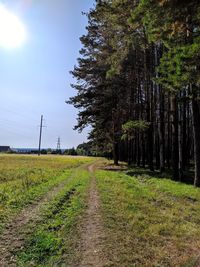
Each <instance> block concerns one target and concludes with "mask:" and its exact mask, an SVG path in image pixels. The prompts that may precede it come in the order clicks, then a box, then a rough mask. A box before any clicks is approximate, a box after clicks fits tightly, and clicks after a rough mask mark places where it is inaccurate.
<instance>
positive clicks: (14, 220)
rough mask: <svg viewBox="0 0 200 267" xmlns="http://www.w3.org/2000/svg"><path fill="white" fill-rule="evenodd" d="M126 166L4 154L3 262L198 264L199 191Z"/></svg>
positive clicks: (0, 169)
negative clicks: (85, 258)
mask: <svg viewBox="0 0 200 267" xmlns="http://www.w3.org/2000/svg"><path fill="white" fill-rule="evenodd" d="M88 166H90V167H88ZM97 167H98V168H97ZM105 167H108V168H109V167H111V168H110V169H112V170H113V171H110V170H105V169H104V168H105ZM121 167H122V168H121V170H119V169H118V170H116V169H115V168H114V167H113V166H110V165H109V163H108V162H106V161H103V160H99V159H94V158H87V157H62V156H42V157H37V156H17V155H0V222H1V238H0V256H1V257H0V266H9V264H14V265H13V266H21V267H22V266H37V267H47V266H68V267H71V266H82V265H81V260H82V255H86V256H85V257H87V255H89V254H90V253H91V251H90V250H91V248H92V249H93V250H94V251H95V253H96V254H95V253H94V254H95V255H94V256H91V254H90V256H89V260H88V261H87V260H86V262H89V261H92V260H93V259H94V262H96V263H97V262H98V263H99V265H98V264H96V265H98V266H101V267H103V266H105V267H106V266H107V267H134V266H137V267H198V266H199V260H200V257H199V255H200V232H199V225H200V190H199V189H197V188H194V187H193V186H191V185H185V184H182V183H178V182H174V181H171V180H169V179H165V178H154V177H153V173H151V175H150V173H148V172H146V170H142V171H141V170H139V169H134V168H133V169H127V167H126V165H124V164H123V166H121ZM114 169H115V170H114ZM91 185H92V186H91ZM93 195H94V198H93V197H92V196H93ZM94 203H95V204H94ZM93 206H95V207H96V208H94V209H93ZM88 209H89V210H90V212H89V213H88ZM91 214H92V216H93V217H92V218H90V217H91ZM86 215H87V216H86ZM95 216H96V217H95ZM88 223H89V224H90V225H91V227H92V228H91V229H90V228H88V227H87V225H85V224H88ZM95 223H96V224H97V225H95ZM99 229H103V230H101V231H102V232H103V234H102V235H101V233H99ZM90 234H91V235H92V237H91V239H90V238H88V240H87V242H85V241H84V240H82V239H83V237H86V236H90ZM98 236H99V237H98ZM88 242H89V244H88ZM93 242H94V244H93ZM84 246H86V247H84ZM87 250H88V251H87ZM2 251H3V253H2V254H1V252H2ZM98 253H99V255H98V256H99V259H97V258H95V257H96V255H97V254H98ZM102 255H103V257H102V259H101V256H102ZM1 258H2V259H3V261H1ZM13 259H14V261H13ZM79 263H80V264H79ZM77 264H79V265H77ZM88 266H94V267H96V266H95V265H94V264H93V265H92V264H90V265H88Z"/></svg>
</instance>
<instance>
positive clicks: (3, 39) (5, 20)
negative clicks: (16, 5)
mask: <svg viewBox="0 0 200 267" xmlns="http://www.w3.org/2000/svg"><path fill="white" fill-rule="evenodd" d="M25 40H26V30H25V26H24V24H23V23H22V22H21V20H20V19H19V18H18V17H17V16H16V15H15V14H13V13H12V12H11V11H9V10H8V9H7V8H6V7H5V6H4V5H2V4H0V47H2V48H8V49H12V48H17V47H20V46H21V45H22V44H23V43H24V42H25Z"/></svg>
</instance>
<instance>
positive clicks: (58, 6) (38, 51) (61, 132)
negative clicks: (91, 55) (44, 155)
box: [0, 0, 94, 148]
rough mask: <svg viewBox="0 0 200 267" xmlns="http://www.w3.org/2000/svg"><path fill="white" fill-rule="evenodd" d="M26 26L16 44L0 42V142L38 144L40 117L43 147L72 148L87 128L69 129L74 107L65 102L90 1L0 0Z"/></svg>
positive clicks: (83, 138)
mask: <svg viewBox="0 0 200 267" xmlns="http://www.w3.org/2000/svg"><path fill="white" fill-rule="evenodd" d="M0 3H3V4H4V5H5V6H6V8H7V9H9V10H10V11H12V12H13V13H14V14H15V15H17V16H18V17H19V18H20V20H21V21H22V23H23V24H24V26H25V29H26V33H27V36H26V41H25V42H24V43H23V45H21V46H20V47H17V48H14V49H6V48H2V47H0V101H1V102H0V146H3V145H8V146H10V147H13V148H26V147H31V148H37V147H38V138H39V127H38V126H39V124H40V117H41V115H43V116H44V125H45V126H47V127H45V128H43V135H42V147H43V148H56V143H57V139H58V137H60V139H61V148H70V147H76V146H77V145H78V144H80V143H82V142H84V141H86V140H87V131H88V130H87V129H86V130H85V131H84V132H82V133H81V134H79V133H78V132H76V131H74V130H73V126H74V125H75V124H76V117H77V112H78V111H77V110H76V109H75V108H74V107H73V106H71V105H67V104H66V103H65V100H67V99H69V97H70V96H73V95H75V94H76V92H75V91H74V89H72V88H71V87H70V84H71V83H72V82H73V79H72V77H71V75H70V74H69V71H70V70H73V67H74V65H76V63H77V60H76V59H77V57H78V56H79V50H80V48H81V43H80V40H79V38H80V36H81V35H83V34H84V33H85V27H86V25H87V18H86V16H83V15H82V11H84V12H87V11H89V9H90V8H92V7H93V6H94V0H39V1H38V0H4V1H2V0H0Z"/></svg>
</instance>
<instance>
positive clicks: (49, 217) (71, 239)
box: [18, 169, 90, 266]
mask: <svg viewBox="0 0 200 267" xmlns="http://www.w3.org/2000/svg"><path fill="white" fill-rule="evenodd" d="M89 180H90V178H89V174H88V171H86V170H83V169H80V170H78V171H77V172H76V173H75V175H74V177H73V179H72V180H71V181H70V182H69V183H68V184H67V185H66V186H65V187H64V188H63V189H62V191H61V192H60V193H59V194H58V195H57V196H56V197H55V198H54V200H53V201H52V202H51V203H49V205H48V206H47V207H46V208H45V210H43V212H42V220H41V222H40V224H39V225H32V226H31V228H32V229H33V233H32V234H31V236H29V238H28V239H27V241H26V244H25V248H24V249H23V251H21V252H20V253H19V254H18V266H67V265H66V264H67V262H69V261H70V259H71V258H72V257H73V252H74V247H75V244H76V239H77V238H76V235H77V224H78V223H79V218H80V216H81V214H82V213H83V211H84V210H85V208H86V204H85V203H86V201H85V199H86V192H87V189H88V185H89ZM27 227H29V228H30V225H29V226H27ZM62 264H64V265H62Z"/></svg>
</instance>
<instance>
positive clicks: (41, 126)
mask: <svg viewBox="0 0 200 267" xmlns="http://www.w3.org/2000/svg"><path fill="white" fill-rule="evenodd" d="M43 127H44V126H43V115H41V121H40V135H39V149H38V156H40V152H41V141H42V128H43Z"/></svg>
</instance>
